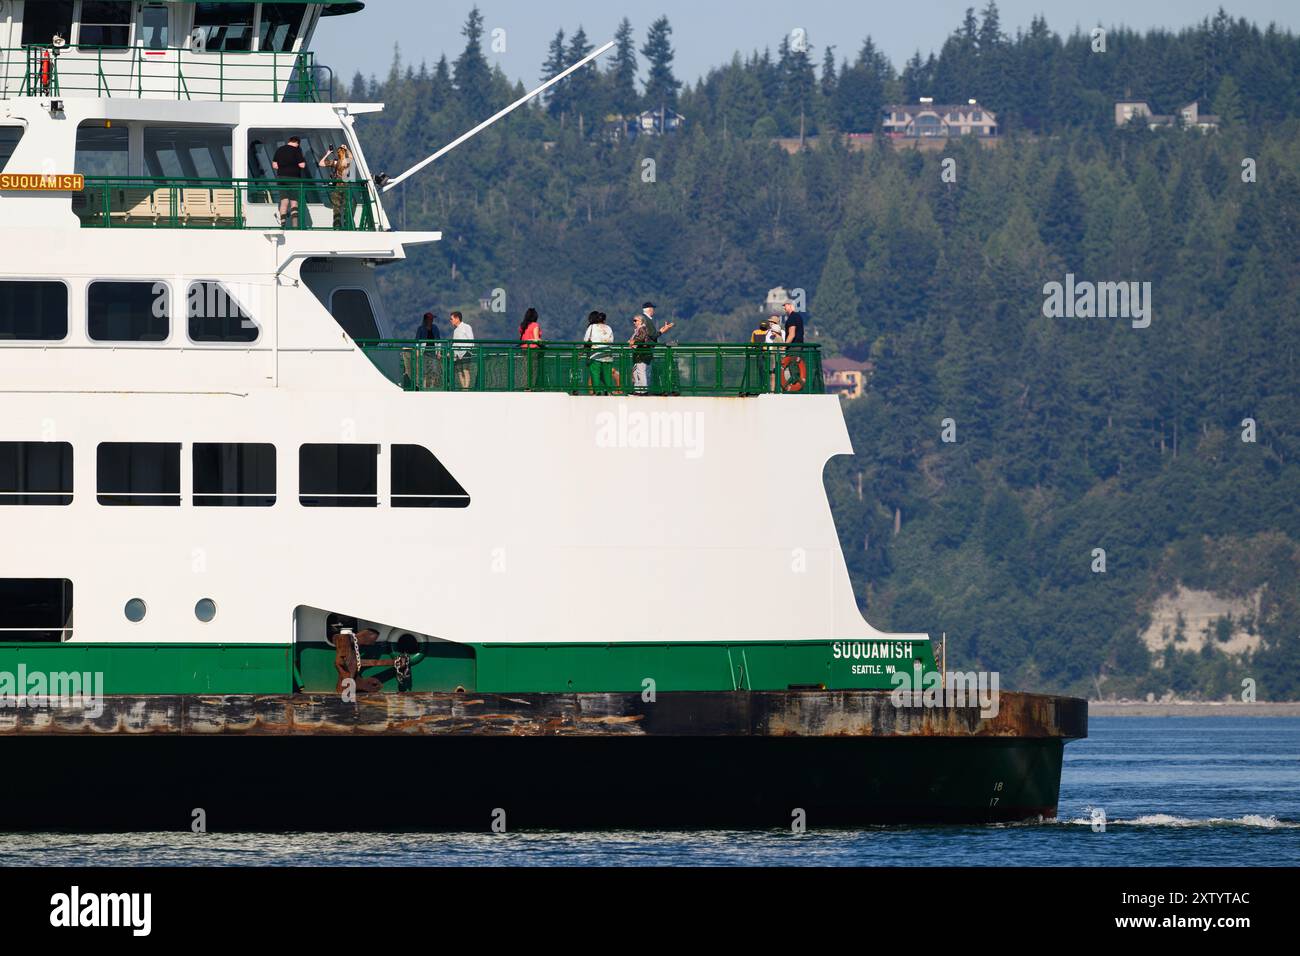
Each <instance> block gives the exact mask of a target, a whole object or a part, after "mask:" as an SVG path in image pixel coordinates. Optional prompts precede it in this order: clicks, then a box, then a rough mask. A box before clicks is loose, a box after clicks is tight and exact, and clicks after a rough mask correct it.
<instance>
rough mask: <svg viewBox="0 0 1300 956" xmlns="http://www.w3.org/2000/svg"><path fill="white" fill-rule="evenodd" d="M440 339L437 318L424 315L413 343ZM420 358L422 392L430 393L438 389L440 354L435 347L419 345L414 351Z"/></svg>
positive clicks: (433, 314)
mask: <svg viewBox="0 0 1300 956" xmlns="http://www.w3.org/2000/svg"><path fill="white" fill-rule="evenodd" d="M441 338H442V330H441V329H439V328H438V316H437V314H436V313H433V312H426V313H424V320H423V321H422V322H421V323H420V327H419V328H418V329H416V330H415V341H417V342H420V343H425V342H436V341H438V340H439V339H441ZM416 352H417V353H418V354H419V357H420V367H421V368H423V369H424V386H423V388H424V391H426V392H428V391H432V390H433V389H436V388H437V387H438V383H439V382H440V381H441V379H442V376H441V375H439V374H438V371H439V366H440V365H441V352H440V351H439V349H438V347H437V346H436V345H421V346H419V347H418V348H417V349H416Z"/></svg>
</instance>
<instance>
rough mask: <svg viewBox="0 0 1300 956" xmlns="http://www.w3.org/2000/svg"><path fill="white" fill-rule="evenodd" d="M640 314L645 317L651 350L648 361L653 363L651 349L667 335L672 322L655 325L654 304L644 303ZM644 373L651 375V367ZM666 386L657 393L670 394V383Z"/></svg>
mask: <svg viewBox="0 0 1300 956" xmlns="http://www.w3.org/2000/svg"><path fill="white" fill-rule="evenodd" d="M641 314H642V315H643V316H645V324H646V329H647V331H648V334H649V343H648V344H649V346H650V348H651V353H650V354H651V359H650V361H651V362H652V363H653V361H654V352H653V349H654V347H655V346H656V345H658V344H659V336H661V335H667V334H668V332H669V330H670V329H671V328H672V327H673V323H672V322H665V323H664V324H663V325H662V326H660V325H656V324H655V304H654V303H653V302H647V303H645V305H643V306H641ZM646 371H647V375H648V374H649V373H651V372H652V371H653V365H651V366H650V368H648V369H647V370H646ZM670 371H671V370H670ZM661 377H662V376H661ZM668 378H670V379H671V375H669V376H668ZM660 384H661V385H663V384H664V383H663V382H660ZM668 386H669V387H665V388H660V389H658V391H666V392H671V391H672V390H673V389H672V388H671V381H670V382H669V383H668Z"/></svg>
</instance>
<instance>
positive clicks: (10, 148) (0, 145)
mask: <svg viewBox="0 0 1300 956" xmlns="http://www.w3.org/2000/svg"><path fill="white" fill-rule="evenodd" d="M25 130H26V127H25V126H0V170H4V169H8V168H9V160H11V159H13V157H14V150H15V149H17V148H18V141H19V140H20V139H22V138H23V132H24V131H25Z"/></svg>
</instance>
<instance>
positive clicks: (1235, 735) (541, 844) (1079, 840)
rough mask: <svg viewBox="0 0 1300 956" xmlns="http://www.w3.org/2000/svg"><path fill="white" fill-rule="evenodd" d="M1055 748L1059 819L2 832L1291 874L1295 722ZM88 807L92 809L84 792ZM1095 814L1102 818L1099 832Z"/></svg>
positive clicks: (305, 859)
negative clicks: (747, 828) (723, 827)
mask: <svg viewBox="0 0 1300 956" xmlns="http://www.w3.org/2000/svg"><path fill="white" fill-rule="evenodd" d="M1089 729H1090V733H1091V734H1092V736H1091V737H1090V738H1089V739H1087V740H1082V741H1076V742H1075V743H1072V744H1068V745H1067V746H1066V748H1065V769H1064V773H1063V775H1062V779H1061V801H1060V818H1059V820H1057V821H1054V822H1045V823H1025V824H1016V825H1004V826H985V827H878V828H871V829H866V830H851V831H850V830H837V831H816V830H812V831H810V832H808V833H805V834H803V835H801V836H797V837H796V836H793V835H792V834H790V833H788V832H784V831H768V832H734V831H712V832H703V833H633V832H618V833H597V834H584V833H577V834H575V833H516V834H504V835H500V836H495V835H491V834H487V833H483V834H453V835H438V834H409V835H403V834H349V833H343V834H339V833H300V834H259V833H244V834H222V833H207V834H203V835H192V834H174V833H146V834H128V835H121V834H91V835H74V836H70V835H66V834H35V835H33V834H25V835H20V836H12V835H2V834H0V865H23V864H31V863H33V862H40V863H44V864H59V865H67V866H91V865H100V866H149V865H163V864H167V865H182V866H184V865H197V864H214V865H241V864H260V865H317V866H319V865H331V864H341V865H354V866H355V865H382V866H416V865H443V866H445V865H464V866H476V865H477V866H481V865H516V866H542V865H548V864H564V865H575V866H582V865H633V866H635V865H660V866H697V865H815V866H816V865H825V866H846V865H847V866H862V865H868V866H891V865H904V866H915V865H927V864H934V865H949V866H951V865H998V866H1005V865H1009V864H1011V865H1015V864H1019V865H1048V866H1120V865H1135V866H1143V865H1187V866H1193V865H1201V866H1214V865H1248V866H1279V865H1297V864H1300V718H1290V717H1211V718H1203V719H1201V718H1186V717H1178V718H1155V717H1151V718H1148V717H1099V718H1094V719H1093V720H1091V721H1090V728H1089ZM87 799H94V795H93V791H91V792H88V793H87ZM1094 811H1101V812H1104V813H1105V817H1106V824H1105V829H1104V831H1101V832H1098V830H1096V829H1094V825H1093V821H1094V819H1096V818H1097V817H1096V814H1095V812H1094Z"/></svg>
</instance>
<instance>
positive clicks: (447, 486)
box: [392, 445, 469, 508]
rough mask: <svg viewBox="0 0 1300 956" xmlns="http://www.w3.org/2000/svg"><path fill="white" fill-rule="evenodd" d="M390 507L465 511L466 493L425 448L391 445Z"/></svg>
mask: <svg viewBox="0 0 1300 956" xmlns="http://www.w3.org/2000/svg"><path fill="white" fill-rule="evenodd" d="M392 479H393V486H392V492H393V507H394V508H465V507H467V506H468V505H469V494H468V493H467V492H466V491H465V489H464V488H462V487H461V485H460V482H458V481H457V480H456V479H455V478H453V477H452V475H451V472H449V471H448V470H447V468H446V466H444V465H443V463H442V462H440V461H439V460H438V459H437V458H436V457H435V456H434V454H433V452H431V451H429V449H427V448H425V447H423V446H422V445H394V446H393V465H392Z"/></svg>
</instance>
